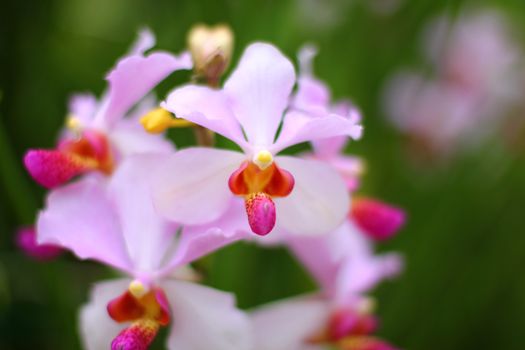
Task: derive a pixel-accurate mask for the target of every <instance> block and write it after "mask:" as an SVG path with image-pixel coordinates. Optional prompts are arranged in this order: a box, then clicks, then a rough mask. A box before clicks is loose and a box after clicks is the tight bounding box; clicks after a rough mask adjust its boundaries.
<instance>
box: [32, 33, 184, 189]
mask: <svg viewBox="0 0 525 350" xmlns="http://www.w3.org/2000/svg"><path fill="white" fill-rule="evenodd" d="M154 45H155V38H154V37H153V34H151V32H149V31H143V32H141V33H140V37H139V40H138V41H137V42H136V43H135V44H134V45H133V48H132V50H131V52H130V53H129V54H128V55H127V56H125V57H124V58H122V59H121V60H120V61H119V62H118V63H117V65H116V67H115V68H114V69H113V70H112V71H111V72H110V73H109V75H108V76H107V80H108V82H109V89H108V91H107V93H106V94H105V95H104V96H103V97H102V98H101V101H100V102H97V101H96V99H95V98H94V97H93V96H92V95H89V94H84V95H76V96H74V97H73V98H72V100H71V103H70V113H71V114H70V116H69V119H68V122H67V124H68V128H69V130H68V131H67V132H65V133H64V135H63V136H62V138H61V140H60V142H59V144H58V145H57V147H56V148H55V149H52V150H44V149H36V150H30V151H28V152H27V154H26V155H25V157H24V164H25V166H26V168H27V170H28V171H29V173H30V174H31V176H32V177H33V178H34V179H35V180H36V181H37V182H38V183H40V184H41V185H42V186H45V187H47V188H54V187H57V186H60V185H62V184H63V183H65V182H66V181H68V180H69V179H71V178H73V177H75V176H77V175H81V174H85V173H88V172H93V171H97V172H101V173H103V174H106V175H107V174H110V173H111V172H112V171H113V170H114V169H115V164H116V162H118V161H119V160H120V159H121V158H122V157H125V156H126V155H128V154H133V153H142V152H152V151H155V152H169V151H171V150H172V146H171V144H170V143H168V142H166V141H164V140H162V138H160V137H158V136H152V135H149V134H147V133H146V132H144V130H143V129H142V128H141V127H140V125H138V123H137V121H136V120H133V118H127V119H124V117H125V116H126V114H129V111H130V110H131V109H132V107H133V106H135V105H136V104H137V103H138V102H139V101H140V100H141V99H142V98H143V97H144V96H145V95H146V94H147V93H149V92H150V91H151V90H152V89H153V88H154V87H155V85H157V84H158V83H159V82H160V81H162V80H163V79H164V78H166V77H167V76H168V75H169V74H171V73H172V72H173V71H175V70H178V69H190V68H191V66H192V63H191V57H190V55H189V53H184V54H182V55H181V56H179V57H176V56H172V55H171V54H168V53H164V52H154V53H152V54H150V55H147V56H146V55H145V54H144V53H145V51H147V50H148V49H150V48H151V47H152V46H154ZM146 106H148V107H152V105H151V100H145V101H144V104H143V105H139V106H138V107H137V110H138V111H141V112H144V108H145V107H146Z"/></svg>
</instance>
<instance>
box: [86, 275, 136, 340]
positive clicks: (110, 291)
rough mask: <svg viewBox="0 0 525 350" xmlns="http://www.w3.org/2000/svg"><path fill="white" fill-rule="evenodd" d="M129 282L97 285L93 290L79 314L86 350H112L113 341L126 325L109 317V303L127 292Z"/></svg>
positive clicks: (110, 282) (115, 281)
mask: <svg viewBox="0 0 525 350" xmlns="http://www.w3.org/2000/svg"><path fill="white" fill-rule="evenodd" d="M129 282H130V281H129V280H124V279H121V280H114V281H109V282H102V283H97V284H95V285H94V286H93V289H92V290H91V296H90V298H89V302H88V303H87V304H86V305H84V306H82V308H81V309H80V313H79V332H80V337H81V341H82V344H83V347H84V349H86V350H102V349H111V341H112V340H113V338H115V337H116V336H117V335H118V334H119V333H120V331H121V330H122V329H124V328H125V327H126V324H118V323H117V322H115V321H113V320H112V319H111V317H109V315H108V312H107V309H106V307H107V305H108V302H109V301H111V300H112V299H114V298H116V297H118V296H119V295H121V294H122V293H123V292H124V291H126V290H127V288H128V285H129Z"/></svg>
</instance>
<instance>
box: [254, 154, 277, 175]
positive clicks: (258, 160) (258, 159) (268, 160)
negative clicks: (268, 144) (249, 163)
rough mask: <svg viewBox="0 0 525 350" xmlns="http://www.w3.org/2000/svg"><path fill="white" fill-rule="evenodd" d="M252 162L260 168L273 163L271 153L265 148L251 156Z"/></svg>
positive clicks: (262, 168)
mask: <svg viewBox="0 0 525 350" xmlns="http://www.w3.org/2000/svg"><path fill="white" fill-rule="evenodd" d="M253 162H254V163H255V165H257V166H258V167H259V168H260V169H261V170H264V169H266V168H268V167H269V166H270V165H272V163H273V156H272V154H271V153H270V152H269V151H267V150H262V151H259V152H257V154H256V155H255V156H254V157H253Z"/></svg>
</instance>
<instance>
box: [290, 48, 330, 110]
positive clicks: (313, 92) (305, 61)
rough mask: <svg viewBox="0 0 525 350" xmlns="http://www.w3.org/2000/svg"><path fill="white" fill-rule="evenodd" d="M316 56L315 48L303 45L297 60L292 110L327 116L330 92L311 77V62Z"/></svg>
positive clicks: (320, 82) (321, 83)
mask: <svg viewBox="0 0 525 350" xmlns="http://www.w3.org/2000/svg"><path fill="white" fill-rule="evenodd" d="M315 56H317V48H316V47H315V46H313V45H309V44H307V45H304V46H303V47H302V48H301V49H300V50H299V54H298V55H297V58H298V60H299V68H300V70H299V72H300V74H299V79H297V91H296V93H295V94H294V96H293V100H292V105H293V107H294V108H296V109H299V110H303V111H309V112H310V113H312V114H314V115H319V114H321V115H322V114H327V113H328V108H329V106H330V100H331V92H330V89H329V88H328V86H327V85H326V84H325V83H324V82H323V81H321V80H319V79H317V78H316V77H315V76H314V75H313V60H314V58H315Z"/></svg>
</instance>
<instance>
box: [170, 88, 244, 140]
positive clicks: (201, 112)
mask: <svg viewBox="0 0 525 350" xmlns="http://www.w3.org/2000/svg"><path fill="white" fill-rule="evenodd" d="M161 106H162V107H163V108H165V109H167V110H168V111H170V112H172V113H174V114H175V116H177V117H179V118H183V119H186V120H189V121H191V122H193V123H195V124H198V125H200V126H203V127H205V128H207V129H210V130H211V131H214V132H216V133H218V134H221V135H223V136H224V137H227V138H229V139H231V140H232V141H234V142H236V143H237V144H238V145H240V146H241V147H244V145H245V144H246V141H245V140H244V136H243V134H242V130H241V128H240V126H239V123H238V121H237V120H236V119H235V116H234V114H233V111H232V109H231V106H230V102H229V101H228V98H227V96H226V95H225V94H224V93H223V92H222V91H219V90H214V89H211V88H208V87H205V86H198V85H186V86H183V87H181V88H178V89H175V90H174V91H172V92H171V93H170V94H169V95H168V98H167V99H166V101H165V102H162V103H161Z"/></svg>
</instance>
